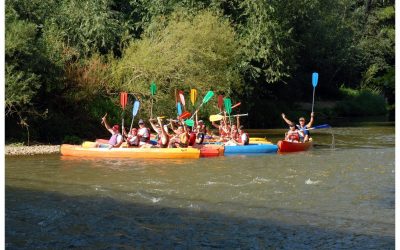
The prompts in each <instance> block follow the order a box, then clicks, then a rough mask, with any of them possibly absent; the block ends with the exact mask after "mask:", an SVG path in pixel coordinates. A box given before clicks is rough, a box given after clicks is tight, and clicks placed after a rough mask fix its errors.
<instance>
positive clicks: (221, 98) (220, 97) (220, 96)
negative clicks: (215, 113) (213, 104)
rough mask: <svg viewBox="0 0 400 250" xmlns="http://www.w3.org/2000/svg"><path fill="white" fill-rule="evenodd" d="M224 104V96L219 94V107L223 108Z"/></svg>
mask: <svg viewBox="0 0 400 250" xmlns="http://www.w3.org/2000/svg"><path fill="white" fill-rule="evenodd" d="M223 104H224V97H223V96H222V95H219V96H218V108H219V109H220V110H222V105H223Z"/></svg>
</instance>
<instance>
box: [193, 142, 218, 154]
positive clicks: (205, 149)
mask: <svg viewBox="0 0 400 250" xmlns="http://www.w3.org/2000/svg"><path fill="white" fill-rule="evenodd" d="M195 148H198V149H200V157H217V156H223V155H224V151H225V148H224V146H223V145H215V144H207V145H197V146H195Z"/></svg>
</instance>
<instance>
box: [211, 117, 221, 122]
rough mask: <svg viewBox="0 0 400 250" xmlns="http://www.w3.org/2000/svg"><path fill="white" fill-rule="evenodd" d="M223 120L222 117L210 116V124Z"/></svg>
mask: <svg viewBox="0 0 400 250" xmlns="http://www.w3.org/2000/svg"><path fill="white" fill-rule="evenodd" d="M222 119H224V116H223V115H210V122H216V121H221V120H222Z"/></svg>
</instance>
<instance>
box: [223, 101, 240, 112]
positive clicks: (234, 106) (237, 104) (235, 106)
mask: <svg viewBox="0 0 400 250" xmlns="http://www.w3.org/2000/svg"><path fill="white" fill-rule="evenodd" d="M241 104H242V103H241V102H238V103H236V104H235V105H233V106H232V109H234V108H237V107H239V106H240V105H241ZM222 113H223V112H219V113H218V114H219V115H220V114H222Z"/></svg>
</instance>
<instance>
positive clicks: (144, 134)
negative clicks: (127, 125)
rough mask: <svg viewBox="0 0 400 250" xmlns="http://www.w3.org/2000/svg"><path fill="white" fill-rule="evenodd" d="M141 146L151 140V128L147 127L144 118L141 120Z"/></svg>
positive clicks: (139, 132) (139, 134)
mask: <svg viewBox="0 0 400 250" xmlns="http://www.w3.org/2000/svg"><path fill="white" fill-rule="evenodd" d="M138 124H139V130H138V136H139V146H144V145H146V144H148V143H149V142H150V129H148V128H147V127H146V125H145V124H144V121H143V120H142V119H140V120H139V122H138Z"/></svg>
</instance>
